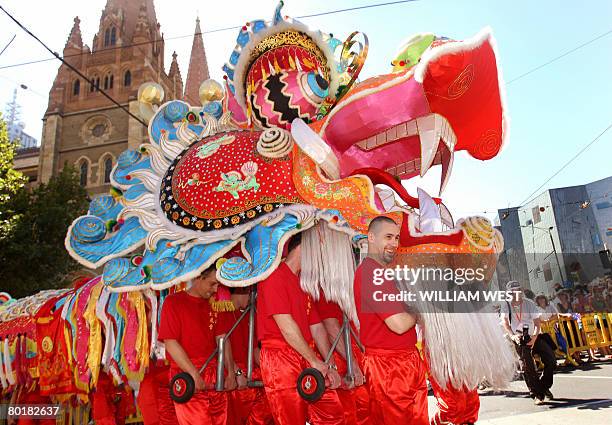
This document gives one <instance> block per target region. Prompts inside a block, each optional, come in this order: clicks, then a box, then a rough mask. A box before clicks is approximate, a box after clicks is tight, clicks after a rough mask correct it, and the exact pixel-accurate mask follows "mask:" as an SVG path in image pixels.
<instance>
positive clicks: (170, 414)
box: [136, 359, 178, 425]
mask: <svg viewBox="0 0 612 425" xmlns="http://www.w3.org/2000/svg"><path fill="white" fill-rule="evenodd" d="M169 373H170V368H169V366H168V365H166V363H165V362H164V360H161V359H157V360H156V359H151V363H150V365H149V370H147V373H146V374H145V376H144V379H143V380H142V382H141V383H140V389H139V391H138V397H136V403H137V404H138V408H139V409H140V413H141V414H142V422H143V423H144V425H176V424H177V423H178V422H177V420H176V413H175V412H174V403H173V401H172V399H171V398H170V392H169V391H168V385H169V384H170V379H169V376H168V375H169Z"/></svg>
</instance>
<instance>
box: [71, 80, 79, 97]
mask: <svg viewBox="0 0 612 425" xmlns="http://www.w3.org/2000/svg"><path fill="white" fill-rule="evenodd" d="M80 92H81V80H74V83H72V95H73V96H78V95H79V93H80Z"/></svg>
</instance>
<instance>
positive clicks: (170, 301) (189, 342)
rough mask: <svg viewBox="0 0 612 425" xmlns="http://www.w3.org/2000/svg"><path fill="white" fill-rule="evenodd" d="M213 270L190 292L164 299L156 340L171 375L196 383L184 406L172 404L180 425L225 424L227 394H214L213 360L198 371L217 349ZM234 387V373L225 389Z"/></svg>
mask: <svg viewBox="0 0 612 425" xmlns="http://www.w3.org/2000/svg"><path fill="white" fill-rule="evenodd" d="M215 271H216V269H215V267H214V266H213V267H209V268H208V269H206V270H205V271H204V272H202V274H201V275H200V276H199V277H197V278H196V279H194V280H193V282H192V285H191V287H190V288H189V289H187V290H186V291H182V292H177V293H175V294H172V295H170V296H168V297H167V298H166V300H165V301H164V305H163V307H162V315H161V322H160V325H159V339H160V340H163V341H164V343H165V345H166V353H167V355H168V357H169V359H170V375H171V376H174V375H175V374H177V373H181V372H187V373H189V374H190V375H191V377H192V378H193V380H194V381H195V389H196V392H195V394H194V395H193V397H192V398H191V399H190V400H189V401H188V402H187V403H182V404H181V403H174V408H175V411H176V417H177V419H178V422H179V424H181V425H225V424H226V422H227V393H226V392H216V391H214V385H215V376H216V361H214V360H213V361H211V362H210V363H209V365H208V366H207V367H206V369H205V370H204V371H203V372H202V373H201V374H200V373H199V370H200V368H201V367H202V366H203V365H204V363H205V362H206V360H207V358H208V357H209V356H210V354H211V353H212V352H213V351H214V350H215V348H216V346H217V342H216V339H218V338H219V337H221V336H222V332H220V331H218V327H217V313H216V312H214V311H213V309H212V308H211V305H210V302H209V299H210V297H211V296H212V295H213V294H214V293H215V292H216V291H217V286H218V284H219V282H217V279H216V276H215ZM235 386H236V380H235V375H234V373H233V370H232V371H230V373H228V376H227V378H226V379H225V388H226V389H233V388H235Z"/></svg>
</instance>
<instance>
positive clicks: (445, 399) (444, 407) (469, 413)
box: [429, 376, 480, 425]
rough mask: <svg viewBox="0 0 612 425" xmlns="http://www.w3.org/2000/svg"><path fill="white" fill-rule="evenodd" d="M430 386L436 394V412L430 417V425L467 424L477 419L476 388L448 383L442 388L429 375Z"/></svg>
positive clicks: (478, 402)
mask: <svg viewBox="0 0 612 425" xmlns="http://www.w3.org/2000/svg"><path fill="white" fill-rule="evenodd" d="M429 382H430V383H431V387H432V389H433V392H434V396H436V401H437V404H438V412H437V413H436V415H435V416H434V417H433V418H432V420H431V424H432V425H442V424H448V423H452V424H457V425H460V424H468V423H475V422H476V421H477V420H478V410H479V409H480V399H479V398H478V391H477V390H476V389H473V390H468V389H467V388H465V387H464V388H462V389H460V390H458V389H456V388H454V387H451V386H450V385H449V386H448V387H447V388H445V389H443V388H441V387H440V385H438V383H437V382H436V381H434V380H433V379H432V378H431V376H430V379H429Z"/></svg>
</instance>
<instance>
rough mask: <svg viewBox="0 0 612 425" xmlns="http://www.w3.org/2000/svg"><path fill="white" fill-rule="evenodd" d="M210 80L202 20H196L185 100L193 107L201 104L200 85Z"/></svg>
mask: <svg viewBox="0 0 612 425" xmlns="http://www.w3.org/2000/svg"><path fill="white" fill-rule="evenodd" d="M209 78H210V76H209V74H208V63H207V61H206V52H205V51H204V40H203V39H202V30H201V29H200V18H199V17H198V18H196V26H195V31H194V34H193V44H192V45H191V58H190V59H189V69H188V70H187V82H186V83H185V100H186V101H187V102H189V103H191V104H192V105H197V104H199V103H200V96H199V94H198V92H199V89H200V84H202V82H203V81H205V80H208V79H209Z"/></svg>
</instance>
